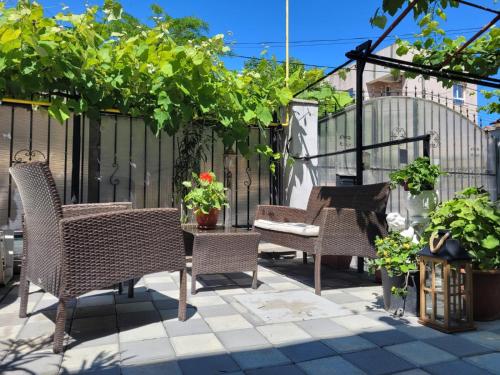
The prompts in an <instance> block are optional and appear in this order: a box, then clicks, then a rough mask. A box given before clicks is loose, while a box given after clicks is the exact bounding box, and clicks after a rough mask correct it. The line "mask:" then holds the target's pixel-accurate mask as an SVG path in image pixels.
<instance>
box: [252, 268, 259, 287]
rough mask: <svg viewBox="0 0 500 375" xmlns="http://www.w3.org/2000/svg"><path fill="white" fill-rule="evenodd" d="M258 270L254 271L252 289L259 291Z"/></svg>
mask: <svg viewBox="0 0 500 375" xmlns="http://www.w3.org/2000/svg"><path fill="white" fill-rule="evenodd" d="M257 284H258V280H257V270H255V271H253V280H252V289H257Z"/></svg>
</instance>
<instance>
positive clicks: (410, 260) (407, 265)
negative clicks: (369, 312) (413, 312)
mask: <svg viewBox="0 0 500 375" xmlns="http://www.w3.org/2000/svg"><path fill="white" fill-rule="evenodd" d="M375 247H376V249H377V258H375V259H370V260H369V261H368V269H369V271H370V272H371V273H374V272H375V271H376V270H380V269H382V268H384V269H385V270H386V271H387V274H388V275H389V276H390V277H393V276H402V275H406V283H405V286H404V287H403V288H397V287H393V288H392V290H391V293H392V294H394V295H399V296H401V297H402V296H405V295H406V293H407V288H408V275H409V274H410V273H411V272H414V271H416V270H417V269H418V259H417V253H418V252H419V251H420V246H419V244H416V243H414V242H413V241H412V238H410V237H404V236H402V235H401V234H400V233H398V232H390V233H389V235H388V236H386V237H383V238H380V237H377V238H376V239H375Z"/></svg>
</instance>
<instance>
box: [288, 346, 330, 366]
mask: <svg viewBox="0 0 500 375" xmlns="http://www.w3.org/2000/svg"><path fill="white" fill-rule="evenodd" d="M279 350H280V351H281V352H282V353H284V354H285V355H286V356H287V357H288V358H290V360H291V361H292V362H294V363H298V362H304V361H310V360H313V359H318V358H324V357H331V356H333V355H336V353H335V352H334V351H333V350H332V349H331V348H329V347H328V346H326V345H325V344H323V343H322V342H321V341H311V342H304V343H301V344H295V345H285V346H281V347H280V348H279Z"/></svg>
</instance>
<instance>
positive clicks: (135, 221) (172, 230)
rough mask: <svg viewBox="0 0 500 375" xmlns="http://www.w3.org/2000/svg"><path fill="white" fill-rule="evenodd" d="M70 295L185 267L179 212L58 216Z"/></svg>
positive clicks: (153, 210)
mask: <svg viewBox="0 0 500 375" xmlns="http://www.w3.org/2000/svg"><path fill="white" fill-rule="evenodd" d="M60 232H61V238H62V245H63V261H64V263H63V267H64V268H63V269H64V270H65V280H66V284H65V285H66V290H65V293H66V294H67V295H68V296H77V295H81V294H82V293H85V292H87V291H90V290H95V289H98V288H102V287H106V286H109V285H112V284H114V283H116V282H119V281H122V280H127V279H131V278H138V277H141V276H143V275H145V274H149V273H154V272H161V271H175V270H182V269H184V268H185V265H186V261H185V250H184V241H183V235H182V229H181V225H180V215H179V211H178V210H177V209H174V208H157V209H132V210H122V211H117V212H106V213H98V214H90V215H83V216H75V217H70V218H64V219H62V220H61V221H60Z"/></svg>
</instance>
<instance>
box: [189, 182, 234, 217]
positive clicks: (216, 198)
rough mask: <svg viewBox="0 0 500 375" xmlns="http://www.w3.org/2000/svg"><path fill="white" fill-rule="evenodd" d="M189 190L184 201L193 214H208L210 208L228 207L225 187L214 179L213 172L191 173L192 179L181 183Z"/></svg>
mask: <svg viewBox="0 0 500 375" xmlns="http://www.w3.org/2000/svg"><path fill="white" fill-rule="evenodd" d="M182 184H183V185H184V186H185V187H186V188H187V189H190V191H189V192H188V193H187V194H186V196H185V197H184V202H185V203H186V206H187V207H188V208H189V209H192V210H193V211H194V214H195V215H199V214H202V213H203V214H208V213H209V212H210V210H212V209H214V208H215V209H217V210H220V209H221V208H222V207H229V205H228V203H227V198H226V189H225V188H224V185H223V184H222V182H218V181H217V180H216V177H215V174H214V173H213V172H202V173H200V175H199V176H198V175H197V174H196V173H193V179H192V181H184V182H183V183H182Z"/></svg>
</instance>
